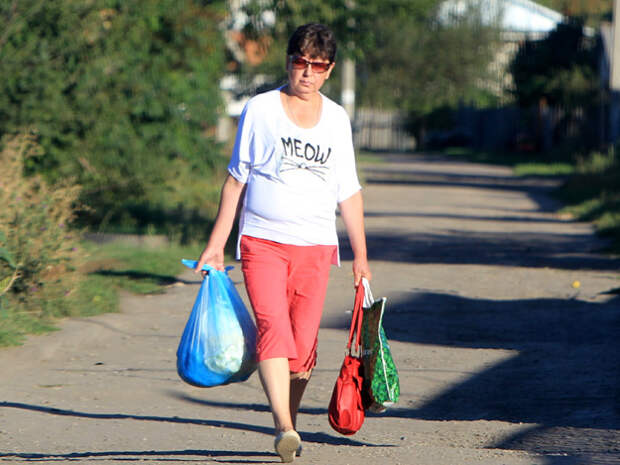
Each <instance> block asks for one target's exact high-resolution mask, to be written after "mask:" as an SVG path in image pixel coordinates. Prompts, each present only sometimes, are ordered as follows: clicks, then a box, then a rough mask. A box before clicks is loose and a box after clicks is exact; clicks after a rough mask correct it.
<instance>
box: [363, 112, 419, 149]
mask: <svg viewBox="0 0 620 465" xmlns="http://www.w3.org/2000/svg"><path fill="white" fill-rule="evenodd" d="M353 142H354V144H355V146H356V147H357V148H360V149H366V150H378V151H395V152H404V151H410V150H413V149H415V146H416V143H415V138H414V137H413V136H412V135H411V134H410V133H409V132H408V131H407V129H406V117H405V115H404V114H403V113H402V112H398V111H390V110H376V109H371V108H359V109H358V110H357V111H356V113H355V121H354V123H353Z"/></svg>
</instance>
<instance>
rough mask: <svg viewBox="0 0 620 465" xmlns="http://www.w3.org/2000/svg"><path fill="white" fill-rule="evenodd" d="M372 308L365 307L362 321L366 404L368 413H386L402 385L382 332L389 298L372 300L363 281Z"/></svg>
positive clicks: (367, 301) (367, 300) (396, 399)
mask: <svg viewBox="0 0 620 465" xmlns="http://www.w3.org/2000/svg"><path fill="white" fill-rule="evenodd" d="M363 283H364V287H365V291H366V298H365V302H366V303H367V304H369V306H366V305H365V306H364V307H365V308H364V318H363V320H362V361H363V364H364V386H363V396H364V404H365V407H366V409H367V410H370V411H372V412H383V411H385V409H386V408H387V407H389V406H391V405H394V404H395V403H396V402H398V398H399V397H400V383H399V379H398V371H397V370H396V364H395V363H394V359H393V358H392V353H391V351H390V345H389V343H388V340H387V337H386V335H385V331H384V329H383V324H382V322H383V312H384V310H385V303H386V301H387V299H386V298H385V297H383V298H382V299H380V300H373V299H372V293H371V292H370V286H369V285H368V282H367V281H366V280H365V279H364V280H363Z"/></svg>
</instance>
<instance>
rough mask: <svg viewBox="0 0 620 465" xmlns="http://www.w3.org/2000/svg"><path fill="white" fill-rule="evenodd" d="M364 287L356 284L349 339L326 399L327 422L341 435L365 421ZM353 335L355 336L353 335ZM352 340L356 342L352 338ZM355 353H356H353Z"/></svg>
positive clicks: (358, 427)
mask: <svg viewBox="0 0 620 465" xmlns="http://www.w3.org/2000/svg"><path fill="white" fill-rule="evenodd" d="M363 302H364V286H362V285H361V284H360V285H359V286H358V287H357V291H356V293H355V305H354V307H353V317H352V319H351V329H350V330H349V342H348V343H347V350H346V352H345V357H344V361H343V362H342V367H341V368H340V374H339V375H338V379H337V380H336V385H335V386H334V390H333V392H332V397H331V401H330V402H329V410H328V413H329V424H330V425H331V427H332V428H334V429H335V430H336V431H338V432H339V433H341V434H344V435H351V434H355V433H357V432H358V431H359V429H360V428H361V427H362V425H363V424H364V418H365V414H364V404H363V402H362V384H363V382H364V377H363V370H364V368H363V365H362V361H361V352H360V351H361V332H362V331H361V330H362V316H363V310H362V304H363ZM354 334H355V338H354ZM354 339H355V344H353V341H354ZM354 353H355V354H357V355H354Z"/></svg>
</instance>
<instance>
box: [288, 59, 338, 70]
mask: <svg viewBox="0 0 620 465" xmlns="http://www.w3.org/2000/svg"><path fill="white" fill-rule="evenodd" d="M291 65H293V69H306V68H307V67H308V65H310V68H311V69H312V71H313V72H315V73H324V72H325V71H327V70H328V69H329V67H330V66H331V65H332V62H331V61H330V62H329V63H325V62H322V61H308V60H306V59H305V58H304V57H300V56H299V55H293V56H291Z"/></svg>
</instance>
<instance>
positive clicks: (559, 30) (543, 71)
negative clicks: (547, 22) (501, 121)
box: [510, 19, 601, 154]
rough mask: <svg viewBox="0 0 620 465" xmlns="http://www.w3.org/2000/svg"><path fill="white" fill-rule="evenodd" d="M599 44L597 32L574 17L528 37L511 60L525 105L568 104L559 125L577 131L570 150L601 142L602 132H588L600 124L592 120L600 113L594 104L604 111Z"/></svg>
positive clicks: (518, 94) (519, 97)
mask: <svg viewBox="0 0 620 465" xmlns="http://www.w3.org/2000/svg"><path fill="white" fill-rule="evenodd" d="M599 46H600V44H599V43H598V41H597V39H596V38H591V37H587V36H586V35H585V34H584V28H583V21H582V20H579V19H572V20H570V21H569V22H567V23H565V24H559V25H558V26H557V27H556V29H555V30H553V31H552V32H551V33H550V34H549V35H548V36H547V37H546V38H545V39H544V40H541V41H525V42H524V43H523V44H522V45H521V47H520V48H519V50H518V52H517V54H516V55H515V58H514V60H513V61H512V63H511V64H510V71H511V73H512V75H513V78H514V91H513V93H514V96H515V99H516V101H517V103H518V104H519V105H520V106H521V107H531V106H537V107H539V109H543V110H544V108H546V107H547V106H552V107H556V108H561V109H562V113H561V115H562V117H561V120H560V122H559V124H558V128H560V132H562V133H566V134H567V135H569V136H572V137H571V139H570V141H569V145H570V150H567V151H566V153H568V154H570V153H574V152H575V150H577V151H578V150H581V149H584V148H588V147H591V146H592V145H594V144H596V140H597V137H596V136H595V135H594V134H588V133H587V131H595V130H596V128H595V127H594V125H592V124H589V123H588V120H589V119H590V120H591V119H594V118H593V117H592V118H590V117H588V116H587V115H588V112H590V111H591V110H592V111H593V112H594V113H593V114H594V115H598V113H599V112H598V108H599V107H598V105H600V103H601V91H600V84H599V77H598V57H599ZM588 127H590V128H591V129H589V130H588V129H587V128H588ZM562 128H563V129H562Z"/></svg>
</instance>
